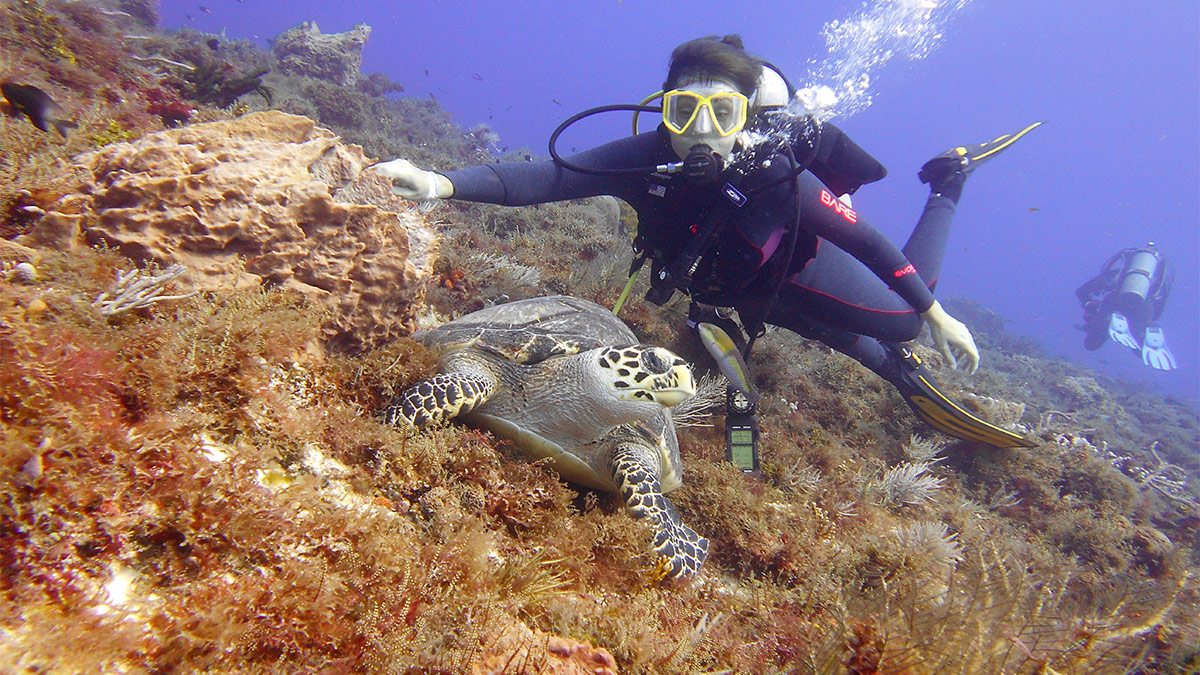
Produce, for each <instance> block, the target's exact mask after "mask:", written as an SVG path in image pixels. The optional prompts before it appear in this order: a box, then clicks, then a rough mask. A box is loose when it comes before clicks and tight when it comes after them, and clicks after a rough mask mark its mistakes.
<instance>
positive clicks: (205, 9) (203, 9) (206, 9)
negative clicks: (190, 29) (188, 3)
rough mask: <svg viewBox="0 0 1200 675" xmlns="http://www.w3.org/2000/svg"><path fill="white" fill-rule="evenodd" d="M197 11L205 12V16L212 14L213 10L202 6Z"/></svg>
mask: <svg viewBox="0 0 1200 675" xmlns="http://www.w3.org/2000/svg"><path fill="white" fill-rule="evenodd" d="M196 9H198V10H200V11H201V12H204V13H205V14H212V10H211V9H209V8H207V7H205V6H204V5H200V6H199V7H197V8H196Z"/></svg>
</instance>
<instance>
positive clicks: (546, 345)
mask: <svg viewBox="0 0 1200 675" xmlns="http://www.w3.org/2000/svg"><path fill="white" fill-rule="evenodd" d="M414 337H416V338H417V339H418V340H420V341H421V342H422V343H423V344H425V345H426V346H427V347H437V348H440V349H443V350H447V351H448V350H451V349H458V348H463V347H477V348H479V349H485V350H488V351H491V352H494V353H496V354H499V355H501V356H503V357H505V358H507V359H511V360H513V361H516V362H517V363H526V364H530V363H539V362H541V361H545V360H546V359H548V358H551V357H554V356H563V355H567V354H576V353H579V352H581V351H585V350H588V349H595V348H596V347H601V346H604V345H632V344H635V343H637V338H636V336H634V334H633V331H631V330H629V327H628V326H626V325H625V323H624V322H623V321H621V320H620V319H618V318H617V317H616V316H615V315H613V313H612V312H611V311H610V310H609V309H607V308H606V307H603V306H602V305H598V304H596V303H594V302H591V301H588V300H582V299H580V298H573V297H570V296H566V295H552V296H546V297H540V298H530V299H528V300H517V301H514V302H509V303H506V304H503V305H494V306H492V307H485V308H483V309H481V310H479V311H477V312H472V313H470V314H467V315H466V316H463V317H460V318H458V319H455V320H454V321H451V322H450V323H447V324H445V325H443V326H439V327H437V328H435V329H433V330H430V331H426V332H423V333H419V334H417V335H415V336H414Z"/></svg>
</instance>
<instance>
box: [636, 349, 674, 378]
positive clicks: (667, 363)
mask: <svg viewBox="0 0 1200 675" xmlns="http://www.w3.org/2000/svg"><path fill="white" fill-rule="evenodd" d="M641 362H642V367H643V368H645V369H646V370H648V371H650V372H652V373H654V374H655V375H658V374H661V373H665V372H667V371H668V370H670V369H671V360H670V359H664V358H663V355H662V354H661V353H659V350H658V349H647V350H645V351H643V352H642V358H641Z"/></svg>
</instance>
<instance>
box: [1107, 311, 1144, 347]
mask: <svg viewBox="0 0 1200 675" xmlns="http://www.w3.org/2000/svg"><path fill="white" fill-rule="evenodd" d="M1108 337H1110V338H1112V341H1113V342H1116V343H1117V344H1120V345H1124V346H1126V347H1129V348H1130V349H1139V350H1140V349H1141V348H1142V346H1141V345H1139V344H1138V342H1137V339H1136V338H1134V337H1133V333H1130V332H1129V320H1128V319H1126V318H1125V315H1124V314H1121V313H1120V312H1113V314H1112V317H1110V318H1109V320H1108Z"/></svg>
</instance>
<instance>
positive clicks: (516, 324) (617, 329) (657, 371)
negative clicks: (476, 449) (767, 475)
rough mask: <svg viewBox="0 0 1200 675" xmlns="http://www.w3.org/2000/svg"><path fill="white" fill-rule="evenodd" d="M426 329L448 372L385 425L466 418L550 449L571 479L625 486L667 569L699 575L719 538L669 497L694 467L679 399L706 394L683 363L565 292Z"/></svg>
mask: <svg viewBox="0 0 1200 675" xmlns="http://www.w3.org/2000/svg"><path fill="white" fill-rule="evenodd" d="M415 337H417V339H418V340H419V341H420V342H422V343H423V344H424V345H426V346H427V347H430V348H434V349H437V350H438V351H439V352H440V353H441V373H439V374H438V375H436V376H434V377H433V378H432V379H429V380H425V381H423V382H420V383H418V384H416V385H414V386H412V387H410V388H408V389H407V390H405V391H404V393H403V394H401V395H400V397H399V398H397V399H396V400H395V401H393V402H392V404H391V405H390V406H388V407H387V408H385V409H384V410H383V420H384V421H385V422H387V423H389V424H393V425H397V426H402V427H406V426H407V427H423V426H425V425H427V424H431V423H436V422H441V421H444V420H448V419H451V418H455V417H459V418H461V419H463V420H464V421H466V422H468V423H471V424H474V425H478V426H481V427H484V428H486V429H488V430H490V431H492V432H493V433H495V434H496V435H498V436H501V437H503V438H507V439H509V440H511V441H512V442H514V443H515V444H516V445H517V446H518V447H520V448H521V449H522V450H523V451H524V452H526V453H527V454H528V455H529V456H531V457H535V458H542V457H548V458H550V462H551V466H552V467H553V468H554V469H555V470H556V471H557V472H558V473H559V475H561V476H562V477H563V478H566V479H568V480H571V481H574V482H576V483H580V484H583V485H586V486H589V487H593V488H597V489H601V490H608V491H612V492H619V493H620V494H621V496H622V497H624V499H625V503H626V505H627V506H628V507H629V510H630V512H631V513H632V514H633V517H634V518H645V519H647V521H648V522H649V523H650V526H651V528H652V529H653V534H654V544H653V545H654V550H655V551H656V552H657V553H658V554H659V556H660V558H659V560H658V563H657V565H656V567H655V571H654V573H655V575H656V576H660V577H661V576H672V577H674V576H681V575H691V574H695V573H696V572H697V571H699V569H700V566H701V565H702V564H703V562H704V559H705V557H707V555H708V540H707V539H705V538H703V537H701V536H700V535H698V534H696V532H695V531H693V530H692V529H691V528H690V527H688V526H687V525H685V524H683V521H682V520H681V519H680V517H679V513H678V512H677V511H676V510H675V507H674V506H672V504H671V502H670V501H669V500H668V499H667V498H666V497H665V496H664V494H663V493H665V492H670V491H671V490H674V489H675V488H677V487H679V486H680V485H681V484H682V473H683V471H682V465H681V463H680V460H679V442H678V440H677V439H676V436H675V425H674V422H673V421H672V419H671V410H670V407H671V406H674V405H676V404H679V403H681V402H682V401H685V400H687V399H689V398H691V397H692V396H693V395H694V394H695V393H696V384H695V381H694V380H693V378H692V371H691V368H690V367H689V366H688V364H687V363H686V362H685V361H684V360H683V359H681V358H679V357H678V356H676V355H675V354H673V353H671V352H670V351H668V350H666V349H663V348H661V347H649V346H645V345H640V344H637V338H636V337H635V336H634V334H633V332H632V331H631V330H629V327H628V326H626V325H625V324H624V322H622V321H621V320H620V319H618V318H617V317H616V316H614V315H613V313H612V312H611V311H609V310H607V309H605V308H604V307H602V306H600V305H597V304H596V303H594V302H589V301H587V300H581V299H579V298H573V297H569V296H562V295H556V296H548V297H539V298H531V299H528V300H518V301H516V302H510V303H507V304H502V305H495V306H492V307H486V308H484V309H481V310H479V311H477V312H472V313H470V314H467V315H465V316H463V317H460V318H458V319H456V320H454V321H451V322H450V323H447V324H445V325H443V326H440V327H438V328H435V329H434V330H431V331H428V332H424V333H419V334H417V335H416V336H415Z"/></svg>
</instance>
